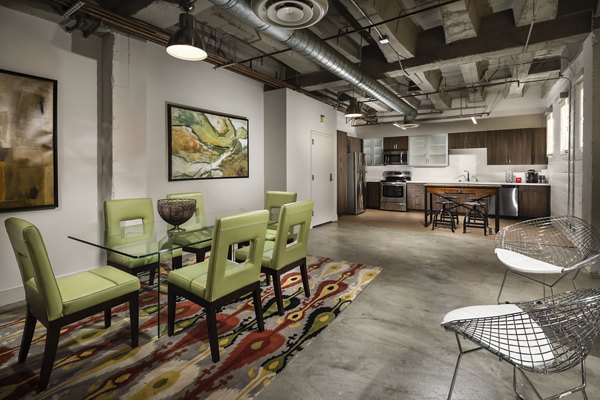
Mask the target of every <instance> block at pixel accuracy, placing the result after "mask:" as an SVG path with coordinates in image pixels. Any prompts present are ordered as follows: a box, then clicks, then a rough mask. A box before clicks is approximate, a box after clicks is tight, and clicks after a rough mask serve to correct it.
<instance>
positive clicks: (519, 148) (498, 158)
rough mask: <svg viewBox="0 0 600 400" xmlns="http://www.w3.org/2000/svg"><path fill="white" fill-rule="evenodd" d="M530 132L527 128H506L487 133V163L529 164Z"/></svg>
mask: <svg viewBox="0 0 600 400" xmlns="http://www.w3.org/2000/svg"><path fill="white" fill-rule="evenodd" d="M531 148H532V134H531V130H529V129H507V130H503V131H492V132H488V134H487V157H488V160H487V163H488V165H528V164H531V153H532V151H531Z"/></svg>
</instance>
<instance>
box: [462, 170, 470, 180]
mask: <svg viewBox="0 0 600 400" xmlns="http://www.w3.org/2000/svg"><path fill="white" fill-rule="evenodd" d="M463 172H466V173H467V182H471V177H470V175H469V171H468V170H466V169H465V170H464V171H463Z"/></svg>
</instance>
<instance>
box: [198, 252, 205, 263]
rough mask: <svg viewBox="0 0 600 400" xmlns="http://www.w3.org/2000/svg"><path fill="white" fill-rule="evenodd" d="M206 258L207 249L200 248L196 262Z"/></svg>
mask: <svg viewBox="0 0 600 400" xmlns="http://www.w3.org/2000/svg"><path fill="white" fill-rule="evenodd" d="M205 258H206V250H200V251H197V252H196V262H197V263H199V262H202V261H204V259H205Z"/></svg>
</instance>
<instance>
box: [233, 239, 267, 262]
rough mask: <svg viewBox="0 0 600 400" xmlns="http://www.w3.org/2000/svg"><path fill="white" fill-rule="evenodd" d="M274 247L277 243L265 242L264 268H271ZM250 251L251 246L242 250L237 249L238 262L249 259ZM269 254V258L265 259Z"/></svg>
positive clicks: (236, 257)
mask: <svg viewBox="0 0 600 400" xmlns="http://www.w3.org/2000/svg"><path fill="white" fill-rule="evenodd" d="M273 247H275V242H272V241H269V240H266V241H265V248H264V253H263V258H262V266H263V267H264V266H269V265H270V263H271V253H272V252H273ZM249 250H250V247H249V246H246V247H242V248H241V249H237V250H236V251H235V259H236V260H237V261H244V260H245V259H246V258H248V251H249ZM267 253H269V256H268V257H265V255H266V254H267Z"/></svg>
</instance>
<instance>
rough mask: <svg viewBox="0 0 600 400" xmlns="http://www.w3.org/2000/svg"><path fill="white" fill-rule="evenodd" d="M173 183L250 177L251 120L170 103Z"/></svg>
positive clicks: (170, 148)
mask: <svg viewBox="0 0 600 400" xmlns="http://www.w3.org/2000/svg"><path fill="white" fill-rule="evenodd" d="M167 108H168V116H167V117H168V121H169V127H168V131H169V132H168V133H169V180H170V181H179V180H190V179H210V178H247V177H248V176H249V172H248V119H246V118H244V117H236V116H233V115H226V114H216V113H213V112H209V111H205V110H199V109H194V108H190V107H183V106H178V105H174V104H168V105H167Z"/></svg>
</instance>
